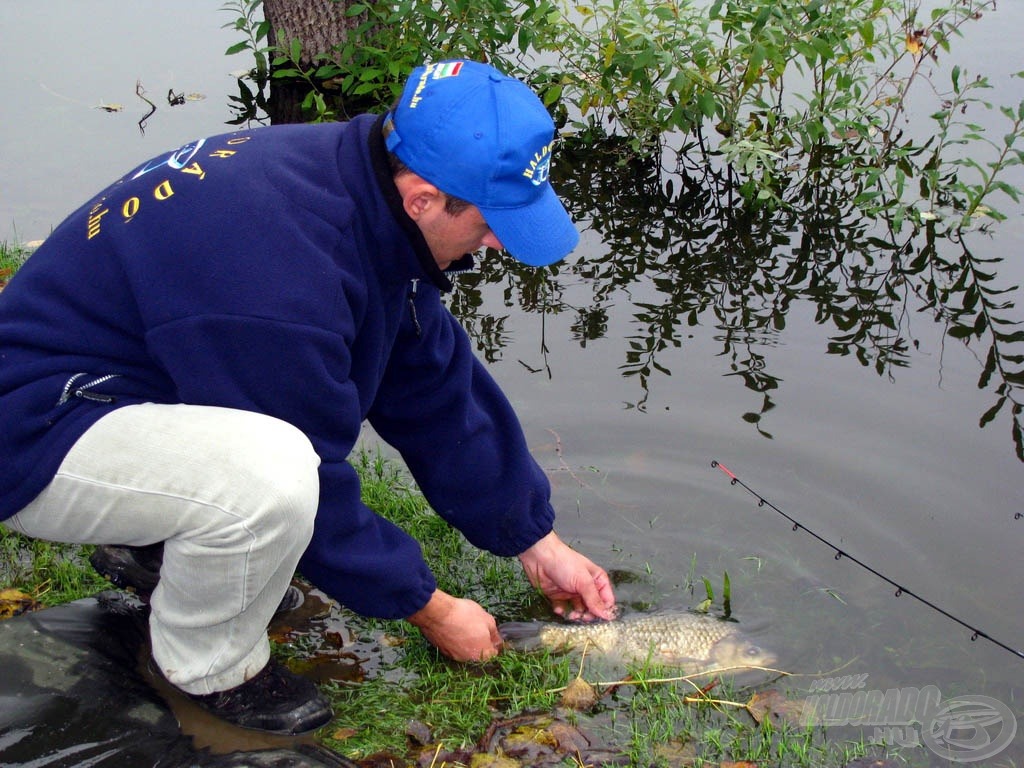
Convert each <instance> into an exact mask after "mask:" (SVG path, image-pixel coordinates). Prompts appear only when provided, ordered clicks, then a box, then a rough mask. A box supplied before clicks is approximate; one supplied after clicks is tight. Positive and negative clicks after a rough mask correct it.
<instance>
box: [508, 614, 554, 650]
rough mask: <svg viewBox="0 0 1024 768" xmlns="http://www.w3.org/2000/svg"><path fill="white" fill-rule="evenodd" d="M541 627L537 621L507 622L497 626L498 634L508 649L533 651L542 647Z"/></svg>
mask: <svg viewBox="0 0 1024 768" xmlns="http://www.w3.org/2000/svg"><path fill="white" fill-rule="evenodd" d="M542 626H543V624H542V623H541V622H539V621H509V622H506V623H504V624H500V625H498V633H499V634H500V635H501V637H502V639H503V640H504V641H505V645H506V646H508V647H509V648H513V649H515V650H517V651H535V650H537V649H538V648H540V647H541V646H542V645H543V643H542V642H541V639H540V630H541V627H542Z"/></svg>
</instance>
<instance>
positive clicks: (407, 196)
mask: <svg viewBox="0 0 1024 768" xmlns="http://www.w3.org/2000/svg"><path fill="white" fill-rule="evenodd" d="M395 185H396V186H397V187H398V192H399V194H400V195H401V196H402V207H403V208H404V209H405V212H406V213H407V214H408V215H409V218H410V219H412V220H413V221H419V220H420V219H421V218H423V216H424V215H425V214H427V213H429V212H430V211H431V210H432V209H433V208H434V207H435V206H437V205H444V196H443V195H442V194H441V190H439V189H438V188H437V187H435V186H434V185H433V184H431V183H430V182H429V181H427V180H426V179H423V178H421V177H419V176H417V175H416V174H414V173H408V174H403V175H402V176H400V177H398V178H397V179H395Z"/></svg>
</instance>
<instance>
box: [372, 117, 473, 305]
mask: <svg viewBox="0 0 1024 768" xmlns="http://www.w3.org/2000/svg"><path fill="white" fill-rule="evenodd" d="M383 126H384V115H381V116H380V117H379V118H377V120H376V121H375V122H374V124H373V125H372V126H371V127H370V138H369V145H370V163H371V164H372V166H373V173H374V175H375V176H376V177H377V186H378V187H380V191H381V194H382V195H383V196H384V200H385V202H387V204H388V208H389V209H390V210H391V215H392V216H394V217H395V221H397V222H398V225H399V226H400V227H401V228H402V231H403V232H405V234H406V237H408V238H409V242H410V243H411V244H412V249H413V251H414V252H415V254H416V258H417V259H418V260H419V263H420V266H421V267H422V268H423V271H424V272H426V274H427V277H428V278H429V279H430V282H432V283H433V284H434V285H435V286H437V288H438V289H439V290H442V291H445V292H447V291H450V290H451V289H452V281H451V280H449V279H448V275H447V274H446V273H448V272H462V271H464V270H467V269H472V268H473V255H472V254H469V253H467V254H466V255H465V256H463V257H462V258H461V259H459V260H458V261H456V262H454V263H453V264H452V265H451V266H450V267H448V269H446V270H444V272H442V271H441V269H440V268H439V267H438V266H437V262H436V261H435V260H434V255H433V254H432V253H431V252H430V247H429V246H428V245H427V241H426V240H425V239H424V238H423V233H422V232H420V228H419V227H418V226H416V222H415V221H413V220H412V219H411V218H409V214H407V213H406V212H405V208H404V207H403V206H402V196H401V195H400V194H399V192H398V187H397V186H395V180H394V178H393V177H392V175H391V165H390V164H389V163H388V152H387V148H386V147H385V146H384V134H383V132H382V130H381V129H382V128H383Z"/></svg>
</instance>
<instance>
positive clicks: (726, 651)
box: [498, 611, 776, 672]
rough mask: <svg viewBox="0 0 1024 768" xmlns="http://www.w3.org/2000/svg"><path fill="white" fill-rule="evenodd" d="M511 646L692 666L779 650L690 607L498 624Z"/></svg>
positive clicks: (757, 663)
mask: <svg viewBox="0 0 1024 768" xmlns="http://www.w3.org/2000/svg"><path fill="white" fill-rule="evenodd" d="M498 631H499V632H500V633H501V636H502V638H503V639H504V640H505V644H506V646H508V647H510V648H513V649H516V650H522V651H530V650H536V649H538V648H549V649H551V650H577V651H584V652H585V653H587V654H591V653H596V654H600V655H601V656H604V657H606V658H608V659H609V660H612V661H618V662H630V661H641V662H642V661H650V662H651V663H652V664H658V665H663V666H669V667H681V668H683V669H685V670H687V671H688V672H709V671H713V670H715V669H724V668H729V667H765V666H769V665H771V664H772V663H774V662H775V659H776V657H775V655H774V654H773V653H771V652H770V651H768V650H765V649H764V648H761V647H760V646H759V645H757V644H755V643H754V642H753V641H752V640H751V639H749V638H748V637H746V636H745V635H743V634H742V633H741V632H740V631H739V629H738V628H737V626H736V622H733V621H727V620H723V619H719V618H716V617H714V616H710V615H708V614H705V613H693V612H690V611H661V612H657V613H648V614H639V615H636V616H629V617H626V618H620V619H615V620H614V621H595V622H592V623H586V624H584V623H560V622H543V621H526V622H507V623H505V624H502V625H500V626H499V627H498Z"/></svg>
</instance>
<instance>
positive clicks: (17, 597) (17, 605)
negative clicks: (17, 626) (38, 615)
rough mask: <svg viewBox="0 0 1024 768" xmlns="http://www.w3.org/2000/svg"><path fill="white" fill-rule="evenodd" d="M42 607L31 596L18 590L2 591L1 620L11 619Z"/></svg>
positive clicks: (0, 597) (0, 596) (0, 598)
mask: <svg viewBox="0 0 1024 768" xmlns="http://www.w3.org/2000/svg"><path fill="white" fill-rule="evenodd" d="M40 608H42V606H41V605H40V604H39V603H38V602H36V601H35V600H33V599H32V598H31V597H30V596H29V595H26V594H25V593H24V592H22V591H20V590H17V589H0V619H9V618H11V617H12V616H19V615H21V614H23V613H25V612H27V611H36V610H39V609H40Z"/></svg>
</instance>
